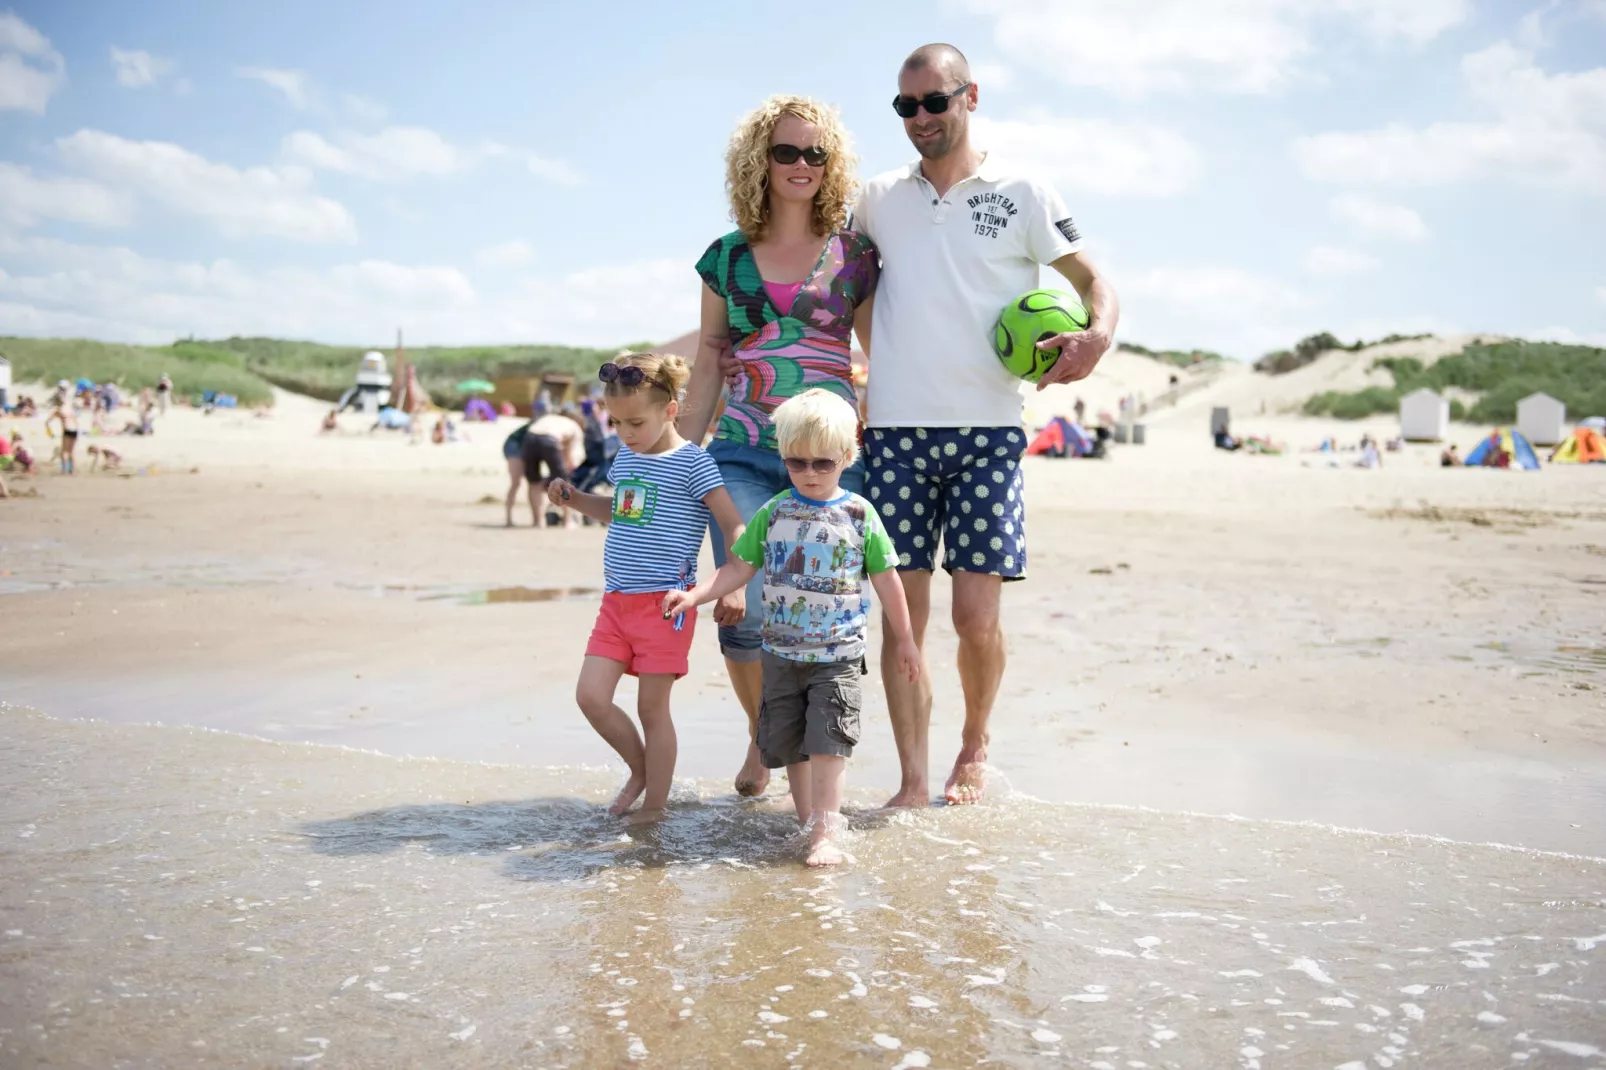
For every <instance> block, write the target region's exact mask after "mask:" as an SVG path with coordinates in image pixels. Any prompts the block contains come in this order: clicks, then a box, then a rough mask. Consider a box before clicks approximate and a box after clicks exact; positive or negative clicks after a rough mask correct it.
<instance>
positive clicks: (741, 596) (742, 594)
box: [714, 587, 747, 628]
mask: <svg viewBox="0 0 1606 1070" xmlns="http://www.w3.org/2000/svg"><path fill="white" fill-rule="evenodd" d="M745 616H747V588H745V587H738V588H736V590H734V591H732V592H731V593H730V594H728V595H726V596H725V597H724V598H721V599H720V600H719V601H718V602H715V603H714V623H715V624H718V625H720V626H721V627H732V628H734V627H735V626H736V625H738V624H740V623H742V618H743V617H745Z"/></svg>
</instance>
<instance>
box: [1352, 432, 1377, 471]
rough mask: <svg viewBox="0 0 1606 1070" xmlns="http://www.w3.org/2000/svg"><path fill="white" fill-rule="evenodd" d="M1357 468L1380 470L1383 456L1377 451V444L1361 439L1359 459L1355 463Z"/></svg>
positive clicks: (1367, 439)
mask: <svg viewBox="0 0 1606 1070" xmlns="http://www.w3.org/2000/svg"><path fill="white" fill-rule="evenodd" d="M1355 466H1356V467H1357V468H1382V467H1383V455H1382V454H1381V453H1379V452H1378V451H1377V443H1376V442H1374V441H1372V440H1371V439H1370V438H1363V439H1361V459H1360V460H1358V461H1356V462H1355Z"/></svg>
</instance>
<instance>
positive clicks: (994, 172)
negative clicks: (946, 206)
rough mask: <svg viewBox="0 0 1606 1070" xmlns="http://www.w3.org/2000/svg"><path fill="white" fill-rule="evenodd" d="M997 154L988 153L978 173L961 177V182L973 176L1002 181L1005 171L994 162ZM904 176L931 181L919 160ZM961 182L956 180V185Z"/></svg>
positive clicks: (978, 168) (914, 162) (986, 180)
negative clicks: (921, 168)
mask: <svg viewBox="0 0 1606 1070" xmlns="http://www.w3.org/2000/svg"><path fill="white" fill-rule="evenodd" d="M997 156H998V154H997V153H995V152H989V153H987V154H986V155H985V156H983V157H982V158H981V164H980V165H979V166H978V167H977V168H976V173H975V174H974V175H966V176H965V177H964V178H961V179H960V180H959V182H966V181H969V180H970V179H972V178H979V179H981V180H982V181H983V182H999V181H1001V180H1002V179H1003V178H1004V171H1003V168H1002V167H1000V166H999V165H998V164H997V163H995V162H994V161H995V160H996V159H997ZM904 176H905V177H906V178H917V179H919V180H920V181H922V182H930V181H931V180H930V179H929V178H927V177H926V176H925V173H924V172H922V171H921V170H920V161H919V160H915V161H913V162H912V163H910V164H909V167H908V169H907V170H906V171H905V173H904ZM959 182H955V183H954V185H956V186H957V185H959Z"/></svg>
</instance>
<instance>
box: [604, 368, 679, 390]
mask: <svg viewBox="0 0 1606 1070" xmlns="http://www.w3.org/2000/svg"><path fill="white" fill-rule="evenodd" d="M597 378H598V379H601V380H602V381H603V382H605V383H618V384H619V385H620V386H623V387H627V388H629V389H632V390H633V389H635V388H636V387H638V386H640V385H641V384H642V383H646V382H650V383H652V385H653V386H656V387H658V388H659V389H660V390H663V391H664V392H666V393H667V394H669V396H670V397H673V396H674V394H675V392H674V391H673V390H670V389H669V386H668V384H666V383H661V382H659V381H658V380H656V379H649V378H648V377H647V373H646V372H644V371H642V370H641V369H640V368H638V367H636V366H635V365H634V364H615V363H614V362H613V361H611V360H610V361H609V362H608V363H606V364H604V365H603V366H602V367H600V368H598V369H597Z"/></svg>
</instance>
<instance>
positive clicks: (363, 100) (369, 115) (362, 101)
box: [340, 93, 388, 126]
mask: <svg viewBox="0 0 1606 1070" xmlns="http://www.w3.org/2000/svg"><path fill="white" fill-rule="evenodd" d="M340 102H341V104H342V105H343V106H344V107H345V110H346V114H347V115H349V116H351V118H352V120H353V121H355V122H359V123H362V124H363V125H365V126H377V125H378V124H380V123H382V122H384V121H385V116H386V115H387V114H388V112H386V110H385V106H384V105H383V104H381V103H379V102H378V101H377V100H372V99H370V98H368V97H364V96H359V95H358V94H356V93H347V94H345V95H344V96H342V97H341V98H340Z"/></svg>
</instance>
